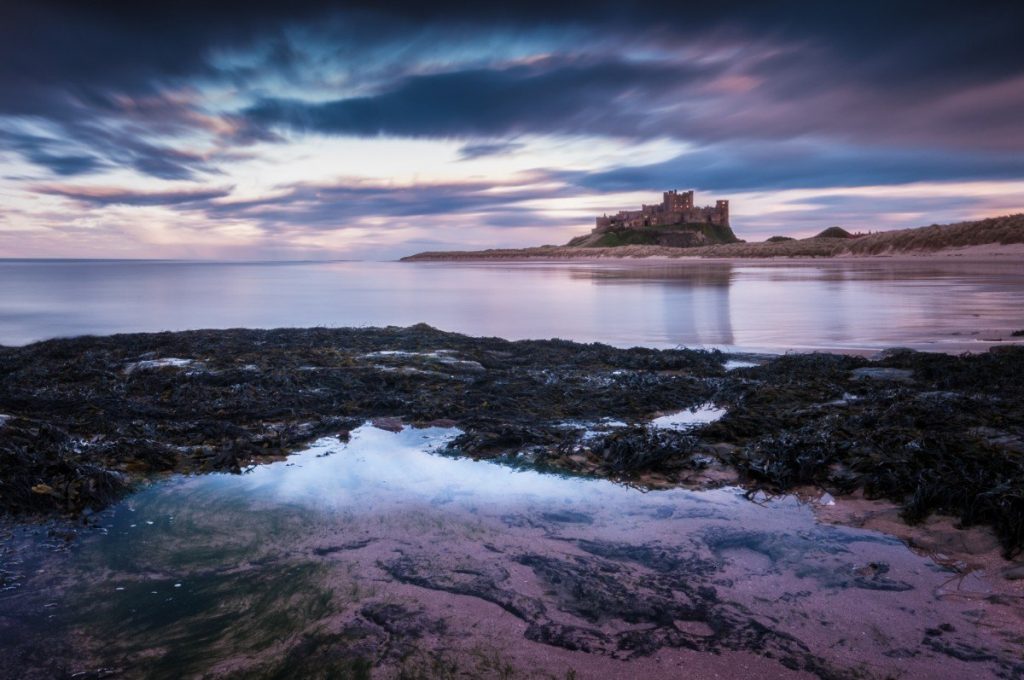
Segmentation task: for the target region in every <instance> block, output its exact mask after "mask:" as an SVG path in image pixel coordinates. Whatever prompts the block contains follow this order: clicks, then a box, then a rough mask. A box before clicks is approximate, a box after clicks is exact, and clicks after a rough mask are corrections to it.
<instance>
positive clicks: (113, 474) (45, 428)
mask: <svg viewBox="0 0 1024 680" xmlns="http://www.w3.org/2000/svg"><path fill="white" fill-rule="evenodd" d="M731 358H741V357H733V356H732V355H729V354H725V353H722V352H717V351H701V350H679V349H677V350H653V349H644V348H632V349H615V348H612V347H609V346H606V345H597V344H591V345H582V344H577V343H572V342H567V341H558V340H553V341H516V342H510V341H506V340H501V339H498V338H472V337H468V336H463V335H458V334H454V333H445V332H442V331H438V330H436V329H433V328H430V327H429V326H424V325H419V326H411V327H408V328H386V329H279V330H272V331H249V330H230V331H194V332H179V333H157V334H133V335H120V336H108V337H84V338H75V339H67V340H51V341H46V342H42V343H36V344H34V345H28V346H24V347H17V348H12V347H3V348H0V368H3V369H4V371H3V372H4V374H5V376H6V377H5V380H4V381H3V383H0V414H3V417H2V418H0V449H2V451H3V452H4V453H5V456H4V458H3V461H4V465H5V467H6V469H4V470H0V473H2V475H3V479H5V480H6V482H5V483H6V487H7V488H6V491H5V493H4V494H3V495H2V502H3V506H2V508H0V510H2V512H3V513H4V514H5V515H7V516H8V517H13V518H15V521H17V519H16V518H17V517H22V518H27V517H30V516H37V517H71V518H75V517H79V516H81V513H82V512H83V511H89V510H92V511H95V510H99V509H102V508H104V507H106V506H108V505H109V504H111V503H113V502H115V501H117V500H118V499H120V498H122V497H123V496H125V495H126V494H128V493H131V491H132V490H133V489H134V488H136V487H137V486H138V485H139V484H140V483H143V482H144V481H145V480H146V479H149V478H152V477H153V476H154V475H156V476H160V475H161V474H165V473H169V472H170V473H173V472H178V473H181V472H184V473H202V472H213V471H228V472H230V471H234V472H238V471H240V470H241V469H242V468H243V467H246V466H248V465H253V464H259V463H264V462H272V461H275V460H280V459H281V458H282V457H285V456H287V455H289V454H291V453H293V452H295V451H299V450H301V449H302V448H303V447H305V446H307V445H308V444H309V443H310V442H312V441H313V440H315V439H317V438H319V437H322V436H327V435H340V436H342V437H344V436H346V435H347V433H348V432H349V431H351V430H352V429H354V428H355V427H358V426H359V425H360V424H361V423H363V422H365V421H367V420H374V419H376V420H377V421H378V422H379V423H383V424H384V425H389V424H390V426H392V427H401V426H402V425H405V424H408V425H424V424H429V423H435V424H436V423H444V424H446V425H447V426H457V427H459V428H460V430H461V431H462V434H461V435H460V436H459V437H458V438H456V439H455V440H454V441H453V442H452V444H451V445H450V446H449V452H450V453H453V454H457V455H465V456H470V457H472V458H478V459H481V458H482V459H499V460H508V461H512V462H515V463H516V464H523V465H527V466H532V467H536V468H537V469H539V470H542V471H543V470H547V471H553V472H568V473H571V474H583V475H587V476H594V477H603V478H607V479H612V480H614V481H619V482H623V483H627V484H633V485H640V486H644V487H647V488H652V489H654V488H666V487H675V486H681V487H687V488H706V487H708V486H715V485H718V486H721V485H723V484H728V483H737V482H738V483H740V484H741V485H742V486H743V487H744V488H747V489H750V490H752V491H753V490H758V489H761V490H765V491H767V492H770V493H787V492H791V491H794V490H795V489H798V488H803V487H806V486H808V485H810V486H812V487H815V488H819V489H822V490H824V491H827V492H828V493H830V494H832V495H833V496H835V497H836V498H840V497H845V496H849V495H850V494H853V493H855V492H858V491H859V492H861V493H863V492H867V493H868V494H869V496H870V497H872V498H877V499H888V500H889V501H890V502H892V503H895V504H897V505H899V506H902V508H903V510H902V512H903V515H904V517H905V518H906V519H907V520H909V521H910V523H911V524H913V523H915V522H920V521H923V520H925V519H927V518H928V517H929V516H932V515H933V514H936V513H937V514H949V515H953V516H958V517H959V518H960V521H962V522H963V523H964V524H965V525H971V524H979V525H991V526H992V527H993V528H994V530H995V532H996V535H998V537H999V540H1000V541H1001V543H1002V550H1003V552H1004V554H1005V555H1006V556H1007V557H1012V556H1013V555H1014V554H1016V553H1018V552H1019V551H1020V550H1021V548H1024V506H1021V504H1020V500H1019V498H1018V497H1017V496H1015V495H1014V491H1013V489H1015V488H1018V487H1024V462H1022V458H1024V426H1022V425H1021V424H1022V423H1024V374H1022V371H1024V348H1021V347H1019V346H1013V345H1010V346H1005V347H1001V348H997V349H993V350H991V351H989V352H986V353H984V354H977V355H965V356H949V355H942V354H932V353H923V352H913V351H908V350H896V351H892V352H888V353H885V354H883V355H882V356H881V357H880V358H878V359H877V360H875V361H869V360H867V359H864V358H862V357H855V356H848V355H837V354H821V353H810V354H791V355H783V356H777V357H774V358H768V359H766V360H764V361H762V362H760V363H757V362H748V363H757V365H753V366H751V365H746V366H740V367H732V368H730V367H727V364H726V362H727V361H729V360H730V359H731ZM441 395H444V396H443V398H441ZM703 404H714V405H716V407H717V408H720V409H722V413H723V415H722V417H721V418H720V419H716V420H711V421H707V422H705V423H703V424H700V425H699V426H696V427H694V428H693V429H686V430H672V429H668V430H664V429H653V428H652V425H651V423H652V421H653V419H655V418H657V417H659V416H664V415H671V414H674V413H686V412H687V411H688V410H689V409H696V408H698V407H700V406H701V405H703ZM609 419H610V420H612V421H616V422H618V423H619V424H618V425H616V426H615V427H604V426H601V425H600V423H604V422H608V421H609ZM1015 423H1016V424H1015ZM922 445H923V446H924V447H925V450H927V451H934V454H935V456H937V457H936V458H934V459H932V458H921V457H920V456H919V455H918V453H917V451H918V448H919V447H920V446H922ZM72 452H73V457H72V458H71V459H69V458H68V456H69V455H71V454H72ZM68 460H74V461H76V462H75V463H73V464H72V465H71V467H68ZM958 470H959V471H958ZM1011 470H1016V472H1009V471H1011ZM968 471H969V472H968ZM965 474H966V475H969V477H970V479H971V484H973V485H974V486H970V487H969V488H965V487H964V480H963V479H961V477H962V475H965ZM922 485H925V486H922ZM998 489H1002V491H998Z"/></svg>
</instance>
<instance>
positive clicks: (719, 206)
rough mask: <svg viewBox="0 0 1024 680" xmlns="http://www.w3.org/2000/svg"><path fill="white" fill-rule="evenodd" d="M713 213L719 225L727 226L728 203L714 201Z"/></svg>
mask: <svg viewBox="0 0 1024 680" xmlns="http://www.w3.org/2000/svg"><path fill="white" fill-rule="evenodd" d="M715 213H716V214H717V216H718V219H719V220H721V224H724V225H728V224H729V201H715Z"/></svg>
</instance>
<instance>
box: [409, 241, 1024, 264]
mask: <svg viewBox="0 0 1024 680" xmlns="http://www.w3.org/2000/svg"><path fill="white" fill-rule="evenodd" d="M752 245H760V244H752ZM688 250H690V249H685V248H674V249H673V248H666V247H662V246H657V247H652V246H620V247H618V248H570V247H567V246H556V247H554V248H550V249H549V248H546V247H544V246H541V247H537V248H510V249H492V250H479V251H439V252H425V253H417V254H415V255H409V256H406V257H403V258H401V259H400V260H398V261H399V262H551V263H558V262H578V261H588V262H601V261H620V260H629V261H638V262H679V263H681V262H757V263H771V262H814V263H823V262H904V261H905V262H921V261H929V260H934V261H943V262H945V261H951V260H954V259H955V260H959V261H962V262H972V263H1006V262H1009V261H1011V260H1014V259H1017V258H1024V243H1014V244H1008V245H984V246H967V247H963V248H945V249H940V250H918V251H897V252H891V253H873V254H864V253H848V252H844V253H838V254H835V255H786V254H779V253H771V252H768V253H765V254H761V255H753V254H751V255H705V254H701V253H698V252H686V251H688ZM556 251H557V254H556ZM647 253H650V254H647Z"/></svg>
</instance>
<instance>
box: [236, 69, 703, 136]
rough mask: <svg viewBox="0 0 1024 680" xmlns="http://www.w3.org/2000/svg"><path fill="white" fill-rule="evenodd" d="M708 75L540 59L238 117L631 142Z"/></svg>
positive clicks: (263, 108)
mask: <svg viewBox="0 0 1024 680" xmlns="http://www.w3.org/2000/svg"><path fill="white" fill-rule="evenodd" d="M716 70H717V69H716V68H715V67H714V66H710V65H700V66H691V65H687V64H679V63H673V62H642V63H640V62H632V61H627V60H622V59H602V60H592V59H575V58H572V59H563V58H548V59H543V60H540V61H537V62H533V63H530V64H523V65H514V66H508V67H503V68H495V69H473V70H462V71H452V72H446V73H437V74H430V75H416V76H410V77H406V78H402V79H401V80H399V81H398V82H397V83H396V84H395V85H394V86H393V87H391V88H390V89H387V90H385V91H383V92H381V93H379V94H374V95H368V96H360V97H348V98H343V99H337V100H333V101H327V102H304V101H301V100H297V99H281V98H268V99H263V100H261V101H259V102H257V103H256V104H255V105H253V106H251V107H249V108H248V109H246V110H245V111H244V112H243V115H244V116H245V117H246V118H247V119H248V120H250V121H253V122H256V123H260V124H263V125H269V126H285V127H289V128H292V129H297V130H302V131H313V132H320V133H327V134H343V135H362V136H374V135H380V134H391V135H400V136H410V137H420V136H426V137H463V138H464V137H474V136H500V135H512V134H517V133H522V132H534V133H536V132H547V133H550V132H563V133H567V132H577V133H578V132H580V131H590V132H601V133H604V134H608V135H613V136H620V135H621V136H629V137H631V136H635V135H637V134H638V133H640V129H639V128H640V127H642V126H643V125H644V122H645V119H646V116H645V114H644V112H645V111H646V110H647V109H648V108H649V107H651V106H652V105H654V104H656V103H658V102H664V100H665V99H666V98H667V97H668V96H669V95H670V94H671V93H673V92H674V91H675V90H676V88H679V87H680V86H682V85H683V84H686V83H692V82H694V81H697V80H701V79H707V78H710V77H712V75H713V74H714V73H715V72H716ZM630 128H633V129H630ZM650 132H651V133H652V134H654V133H656V132H657V131H654V130H651V131H650ZM641 134H642V133H641Z"/></svg>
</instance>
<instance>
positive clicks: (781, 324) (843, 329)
mask: <svg viewBox="0 0 1024 680" xmlns="http://www.w3.org/2000/svg"><path fill="white" fill-rule="evenodd" d="M1022 289H1024V267H1022V266H1021V265H1020V264H1018V263H1016V262H1012V261H1009V262H995V263H992V262H986V263H972V262H962V261H958V260H957V259H956V258H949V259H947V260H942V261H938V262H937V261H929V260H922V261H913V260H891V261H887V260H871V261H857V260H848V261H837V260H830V261H821V262H742V263H739V262H714V261H693V262H670V263H666V262H664V261H661V262H649V261H626V262H622V261H619V262H606V261H598V262H585V263H578V262H573V263H519V264H509V263H502V264H465V263H462V264H448V263H418V264H412V263H397V262H384V263H372V262H328V263H278V264H266V263H234V264H224V263H184V262H91V261H64V262H61V261H0V343H6V344H19V343H25V342H29V341H31V340H38V339H42V338H48V337H54V336H66V335H80V334H85V333H98V334H106V333H113V332H125V331H160V330H182V329H190V328H228V327H240V326H242V327H254V328H268V327H280V326H318V325H321V326H365V325H374V326H385V325H410V324H414V323H419V322H426V323H429V324H431V325H433V326H436V327H438V328H442V329H445V330H452V331H459V332H464V333H469V334H474V335H489V336H500V337H506V338H511V339H522V338H550V337H562V338H567V339H574V340H582V341H588V342H590V341H598V342H607V343H611V344H614V345H619V346H628V345H648V346H658V347H664V346H676V345H686V346H703V345H715V346H721V347H724V348H727V349H739V350H749V351H784V350H788V349H810V348H817V349H820V348H825V349H850V350H872V349H878V348H883V347H891V346H897V345H899V346H911V347H917V348H923V349H939V350H945V351H964V350H972V349H973V350H980V349H984V348H986V347H987V346H988V345H989V344H991V342H993V341H995V342H999V341H1007V340H1008V338H1009V337H1010V333H1011V332H1012V331H1013V330H1017V329H1021V328H1024V295H1021V294H1020V292H1021V290H1022ZM1000 339H1001V340H1000Z"/></svg>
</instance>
